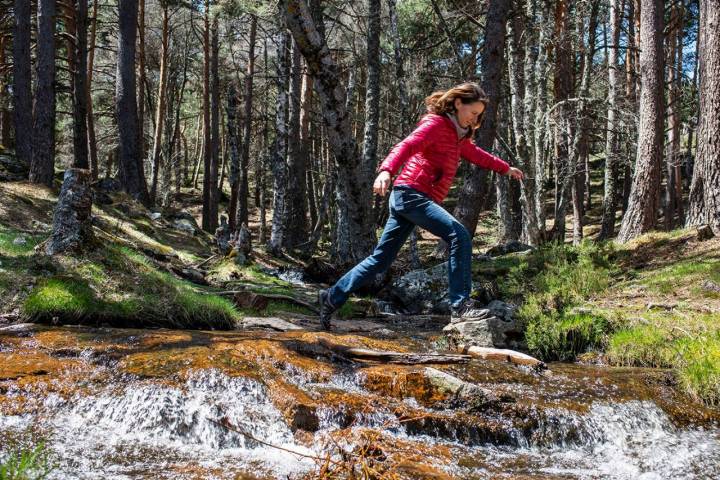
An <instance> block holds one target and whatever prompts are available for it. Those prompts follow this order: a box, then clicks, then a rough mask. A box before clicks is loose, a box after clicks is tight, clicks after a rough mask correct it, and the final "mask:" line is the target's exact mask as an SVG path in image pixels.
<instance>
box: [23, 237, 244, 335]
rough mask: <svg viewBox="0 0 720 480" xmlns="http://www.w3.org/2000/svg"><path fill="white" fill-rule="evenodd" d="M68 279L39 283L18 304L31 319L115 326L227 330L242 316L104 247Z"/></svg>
mask: <svg viewBox="0 0 720 480" xmlns="http://www.w3.org/2000/svg"><path fill="white" fill-rule="evenodd" d="M93 258H94V260H93V261H86V262H82V263H81V264H80V265H79V266H78V267H77V268H76V269H75V270H74V272H75V273H74V274H73V275H65V276H53V277H50V278H48V279H45V280H43V281H42V282H40V283H39V284H38V286H37V287H36V288H35V289H34V290H33V291H32V292H31V294H30V295H29V296H28V297H27V298H26V299H25V302H24V303H23V312H24V313H25V314H26V315H27V316H29V317H30V318H32V319H35V320H39V321H49V320H50V319H52V318H53V317H56V316H57V317H60V318H61V319H62V320H63V321H67V320H72V321H83V320H85V321H87V320H89V321H93V322H108V323H110V324H113V325H117V326H129V325H143V326H165V327H173V328H233V327H234V326H235V324H236V321H237V320H238V319H239V318H241V316H242V314H241V312H240V311H238V310H237V309H236V308H235V306H234V305H233V304H232V303H231V302H230V301H229V300H227V299H226V298H223V297H220V296H218V295H214V294H213V293H212V291H211V290H210V289H207V288H205V290H206V291H203V288H202V287H201V286H198V285H193V284H192V283H190V282H187V281H185V280H182V279H179V278H176V277H175V276H173V275H172V274H170V273H169V272H166V271H161V270H158V268H156V267H155V265H154V264H153V263H152V262H151V261H150V260H149V259H148V258H147V257H145V256H144V255H142V254H140V253H138V252H136V251H134V250H132V249H130V248H128V247H125V246H118V245H112V244H110V245H107V246H106V247H104V250H103V251H100V252H95V253H94V257H93Z"/></svg>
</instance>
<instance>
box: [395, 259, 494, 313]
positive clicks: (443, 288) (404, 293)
mask: <svg viewBox="0 0 720 480" xmlns="http://www.w3.org/2000/svg"><path fill="white" fill-rule="evenodd" d="M491 287H492V286H491V285H490V284H487V282H485V283H480V284H478V283H473V290H474V291H473V297H479V298H480V299H481V300H490V299H492V298H494V295H495V292H494V291H493V289H492V288H491ZM389 291H390V294H391V295H392V297H393V298H394V299H396V300H397V301H398V302H399V303H400V304H401V305H402V307H403V308H402V311H403V312H404V313H406V314H409V315H419V314H438V315H448V314H449V313H450V301H449V299H448V264H447V262H443V263H441V264H439V265H436V266H434V267H431V268H428V269H425V270H422V269H421V270H413V271H411V272H408V273H407V274H405V275H403V276H402V277H400V278H398V279H397V280H395V281H394V282H393V283H392V284H391V285H390V287H389Z"/></svg>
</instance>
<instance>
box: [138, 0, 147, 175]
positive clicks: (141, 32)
mask: <svg viewBox="0 0 720 480" xmlns="http://www.w3.org/2000/svg"><path fill="white" fill-rule="evenodd" d="M138 1H139V5H138V7H139V8H138V66H137V71H138V73H137V82H138V85H140V88H138V92H137V93H138V98H137V105H138V107H137V108H138V139H137V142H138V162H139V163H140V168H141V169H143V171H144V162H145V0H138Z"/></svg>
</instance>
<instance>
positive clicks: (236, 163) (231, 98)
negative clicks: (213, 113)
mask: <svg viewBox="0 0 720 480" xmlns="http://www.w3.org/2000/svg"><path fill="white" fill-rule="evenodd" d="M225 97H226V98H225V101H226V102H227V103H226V107H225V116H226V117H227V127H226V128H225V130H226V131H227V132H228V136H227V141H228V150H229V153H230V173H229V174H228V182H229V183H230V203H229V204H228V225H229V226H230V231H231V232H234V231H235V230H236V229H237V213H238V212H237V204H238V190H239V187H240V150H239V145H238V143H239V140H238V129H237V124H236V117H237V111H238V106H237V90H236V89H235V84H234V83H233V82H230V85H229V86H228V91H227V93H226V94H225Z"/></svg>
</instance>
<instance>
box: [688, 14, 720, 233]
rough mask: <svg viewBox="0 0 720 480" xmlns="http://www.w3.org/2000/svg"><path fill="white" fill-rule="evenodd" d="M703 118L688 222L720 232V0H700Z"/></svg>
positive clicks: (699, 125) (701, 115) (701, 104)
mask: <svg viewBox="0 0 720 480" xmlns="http://www.w3.org/2000/svg"><path fill="white" fill-rule="evenodd" d="M700 35H701V37H700V46H699V54H700V56H699V59H700V69H699V77H700V90H699V93H700V118H699V121H698V131H697V154H696V156H695V158H696V160H695V169H694V171H693V178H692V183H691V185H690V206H689V209H688V217H687V225H689V226H698V225H703V224H705V225H710V227H711V228H712V229H713V230H714V231H715V233H720V1H718V0H702V1H701V2H700Z"/></svg>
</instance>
